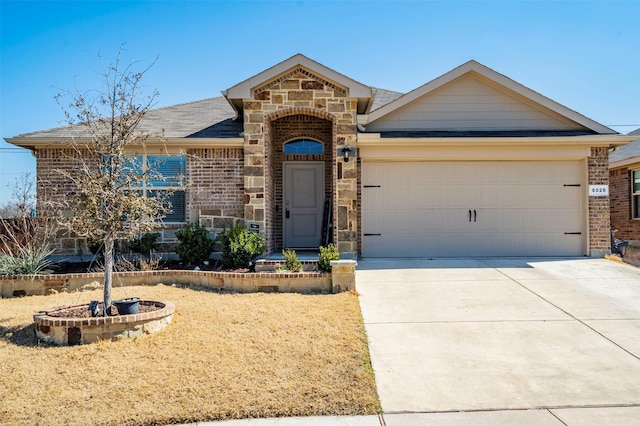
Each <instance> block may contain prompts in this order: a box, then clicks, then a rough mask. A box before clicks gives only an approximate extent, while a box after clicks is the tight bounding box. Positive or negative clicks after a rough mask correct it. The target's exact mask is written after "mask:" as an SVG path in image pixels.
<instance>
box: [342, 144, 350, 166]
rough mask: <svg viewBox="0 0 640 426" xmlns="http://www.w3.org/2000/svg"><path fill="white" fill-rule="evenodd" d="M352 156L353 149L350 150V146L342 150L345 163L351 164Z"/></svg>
mask: <svg viewBox="0 0 640 426" xmlns="http://www.w3.org/2000/svg"><path fill="white" fill-rule="evenodd" d="M350 154H351V148H349V147H348V146H345V147H344V148H342V158H343V159H344V162H345V163H348V162H349V155H350Z"/></svg>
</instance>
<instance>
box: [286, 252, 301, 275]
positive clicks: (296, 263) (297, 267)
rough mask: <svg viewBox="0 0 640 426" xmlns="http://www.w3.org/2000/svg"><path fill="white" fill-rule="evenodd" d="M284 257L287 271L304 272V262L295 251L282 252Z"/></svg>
mask: <svg viewBox="0 0 640 426" xmlns="http://www.w3.org/2000/svg"><path fill="white" fill-rule="evenodd" d="M282 256H284V267H285V269H287V271H291V272H301V271H302V262H300V259H298V255H297V254H296V251H295V250H282Z"/></svg>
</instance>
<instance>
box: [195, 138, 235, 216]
mask: <svg viewBox="0 0 640 426" xmlns="http://www.w3.org/2000/svg"><path fill="white" fill-rule="evenodd" d="M243 173H244V153H243V150H242V148H203V149H189V150H187V182H188V184H189V187H188V189H187V209H188V210H208V211H215V213H216V214H215V216H228V217H236V218H241V217H243V214H244V180H243Z"/></svg>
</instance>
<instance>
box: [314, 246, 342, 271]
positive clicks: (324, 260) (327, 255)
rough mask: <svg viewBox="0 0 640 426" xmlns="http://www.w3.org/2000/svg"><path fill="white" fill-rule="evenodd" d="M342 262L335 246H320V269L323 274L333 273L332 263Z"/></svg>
mask: <svg viewBox="0 0 640 426" xmlns="http://www.w3.org/2000/svg"><path fill="white" fill-rule="evenodd" d="M332 260H340V253H338V249H337V248H336V246H334V245H333V244H329V245H328V246H326V247H323V246H320V252H319V253H318V269H319V270H320V271H322V272H331V261H332Z"/></svg>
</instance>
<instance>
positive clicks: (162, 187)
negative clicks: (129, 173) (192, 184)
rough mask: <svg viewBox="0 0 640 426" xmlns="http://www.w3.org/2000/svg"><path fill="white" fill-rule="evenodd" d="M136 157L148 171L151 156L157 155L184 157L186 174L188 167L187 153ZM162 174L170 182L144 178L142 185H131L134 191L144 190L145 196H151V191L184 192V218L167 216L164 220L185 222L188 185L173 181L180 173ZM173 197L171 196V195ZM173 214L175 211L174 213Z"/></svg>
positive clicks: (164, 221)
mask: <svg viewBox="0 0 640 426" xmlns="http://www.w3.org/2000/svg"><path fill="white" fill-rule="evenodd" d="M134 157H136V161H138V159H140V167H141V168H142V171H147V170H149V157H152V158H153V157H157V158H167V159H168V158H172V157H181V158H182V162H183V169H184V170H183V173H184V174H185V175H186V169H187V158H186V156H185V155H171V154H138V155H135V156H134ZM162 176H163V177H164V178H165V179H166V180H168V181H169V182H163V181H157V180H155V181H153V182H147V181H146V180H144V181H143V182H141V184H140V186H135V187H131V188H130V189H131V190H134V191H140V192H142V196H143V197H145V198H148V197H149V193H150V192H161V191H172V192H173V194H175V193H176V192H182V195H183V197H184V200H183V206H184V207H183V210H184V211H183V216H182V220H176V219H172V220H170V221H167V220H166V218H164V219H162V222H163V223H165V224H184V223H186V222H187V187H186V185H184V184H183V185H176V184H174V183H173V182H175V180H176V176H178V175H173V176H165V175H164V174H162ZM182 181H183V182H184V181H185V180H184V175H183V178H182ZM169 198H171V197H169ZM172 214H173V213H172Z"/></svg>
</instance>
